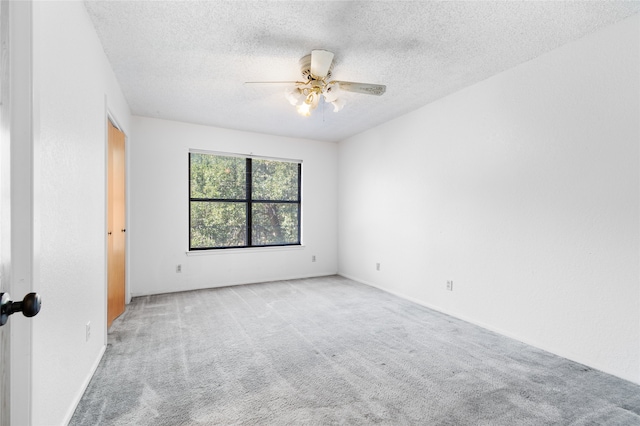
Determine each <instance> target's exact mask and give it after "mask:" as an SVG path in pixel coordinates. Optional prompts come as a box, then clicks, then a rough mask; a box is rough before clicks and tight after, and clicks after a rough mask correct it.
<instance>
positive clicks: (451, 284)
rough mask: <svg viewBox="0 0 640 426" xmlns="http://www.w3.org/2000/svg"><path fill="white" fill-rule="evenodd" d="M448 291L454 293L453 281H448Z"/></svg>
mask: <svg viewBox="0 0 640 426" xmlns="http://www.w3.org/2000/svg"><path fill="white" fill-rule="evenodd" d="M447 290H449V291H453V280H447Z"/></svg>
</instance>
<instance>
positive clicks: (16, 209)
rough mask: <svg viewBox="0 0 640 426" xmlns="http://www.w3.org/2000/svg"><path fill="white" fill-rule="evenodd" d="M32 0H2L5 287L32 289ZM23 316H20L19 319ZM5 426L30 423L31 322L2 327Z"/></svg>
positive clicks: (0, 201)
mask: <svg viewBox="0 0 640 426" xmlns="http://www.w3.org/2000/svg"><path fill="white" fill-rule="evenodd" d="M32 29H33V23H32V2H31V1H19V2H18V1H9V0H0V101H1V105H0V289H2V292H5V293H6V292H8V293H9V294H10V295H11V299H12V300H13V301H21V300H22V299H23V297H24V296H25V294H26V293H28V292H30V291H32V289H31V285H32V284H31V283H32V273H33V262H34V257H33V253H34V250H33V247H32V244H33V221H32V209H33V201H32V196H33V185H32V179H33V178H32V176H33V160H32V158H33V152H32V151H33V123H32V114H33V106H32V81H33V79H32V47H31V46H32V41H31V37H32ZM17 317H20V318H17ZM0 341H1V346H0V425H1V426H5V425H30V424H31V407H30V405H31V381H32V377H31V321H30V320H29V319H28V318H24V317H23V316H22V315H21V314H19V313H18V314H14V315H12V316H11V317H10V318H9V320H8V322H7V324H5V325H4V326H2V327H0Z"/></svg>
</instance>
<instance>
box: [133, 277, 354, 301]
mask: <svg viewBox="0 0 640 426" xmlns="http://www.w3.org/2000/svg"><path fill="white" fill-rule="evenodd" d="M332 275H338V273H337V272H335V271H333V272H320V273H316V274H310V275H288V276H284V277H278V278H270V279H267V280H250V281H229V282H225V283H221V284H218V285H213V286H209V287H192V288H189V287H186V288H181V289H176V290H175V291H162V292H157V293H131V298H132V299H133V298H135V297H142V296H155V295H159V294H171V293H180V292H183V291H198V290H206V289H211V288H224V287H233V286H237V285H247V284H260V283H268V282H275V281H289V280H302V279H305V278H320V277H330V276H332ZM354 281H357V280H354Z"/></svg>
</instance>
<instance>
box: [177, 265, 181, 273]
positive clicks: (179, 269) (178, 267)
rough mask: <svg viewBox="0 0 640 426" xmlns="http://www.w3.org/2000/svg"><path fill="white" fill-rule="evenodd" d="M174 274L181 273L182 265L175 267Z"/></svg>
mask: <svg viewBox="0 0 640 426" xmlns="http://www.w3.org/2000/svg"><path fill="white" fill-rule="evenodd" d="M176 272H177V273H180V272H182V265H178V266H176Z"/></svg>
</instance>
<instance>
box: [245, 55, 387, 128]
mask: <svg viewBox="0 0 640 426" xmlns="http://www.w3.org/2000/svg"><path fill="white" fill-rule="evenodd" d="M333 56H334V54H333V52H329V51H328V50H312V51H311V54H310V55H306V56H304V57H302V58H301V59H300V72H301V73H302V81H248V82H247V84H269V83H279V84H283V83H284V84H289V85H290V87H287V89H286V90H285V96H286V98H287V99H288V100H289V102H290V103H291V105H295V106H296V109H297V110H298V113H299V114H300V115H303V116H305V117H308V116H310V115H311V111H313V110H314V109H316V107H317V106H318V103H319V102H320V98H321V97H324V101H325V102H328V103H330V104H332V105H333V111H334V112H338V111H340V110H341V109H342V107H344V104H345V101H344V99H343V98H339V96H340V91H346V92H354V93H362V94H365V95H376V96H380V95H382V94H384V92H385V91H386V90H387V86H385V85H382V84H369V83H355V82H352V81H339V80H332V79H331V77H332V72H333Z"/></svg>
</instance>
